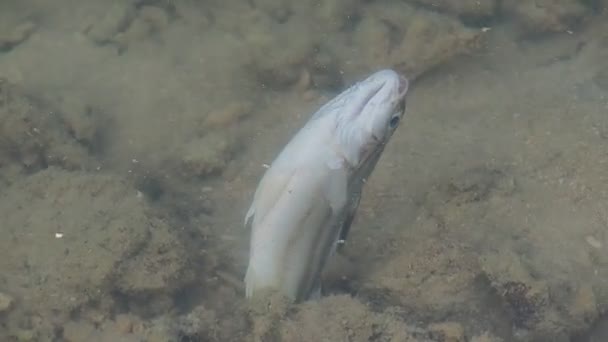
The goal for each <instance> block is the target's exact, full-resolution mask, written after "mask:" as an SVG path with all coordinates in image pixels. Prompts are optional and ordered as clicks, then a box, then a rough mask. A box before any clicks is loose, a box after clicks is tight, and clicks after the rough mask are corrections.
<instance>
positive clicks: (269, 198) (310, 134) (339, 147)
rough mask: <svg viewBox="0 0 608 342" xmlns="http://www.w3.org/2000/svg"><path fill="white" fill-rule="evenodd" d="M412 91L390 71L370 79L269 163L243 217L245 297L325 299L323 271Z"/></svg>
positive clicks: (340, 97) (323, 113)
mask: <svg viewBox="0 0 608 342" xmlns="http://www.w3.org/2000/svg"><path fill="white" fill-rule="evenodd" d="M408 87H409V82H408V80H407V79H406V78H404V77H402V76H400V75H399V74H398V73H396V72H395V71H393V70H390V69H385V70H380V71H378V72H375V73H373V74H372V75H370V76H369V77H367V78H366V79H365V80H363V81H360V82H358V83H356V84H354V85H353V86H351V87H350V88H348V89H346V90H345V91H343V92H342V93H340V94H339V95H337V96H336V97H335V98H333V99H332V100H331V101H329V102H328V103H327V104H325V105H324V106H322V107H321V108H320V109H319V110H318V111H317V112H316V113H315V114H313V115H312V117H311V118H310V119H309V121H308V122H307V123H306V124H305V125H304V127H302V129H300V131H299V132H298V133H297V134H296V135H295V136H294V137H293V138H292V139H291V141H290V142H289V143H288V144H287V145H286V146H285V147H284V148H283V150H282V151H281V152H280V153H279V155H278V156H277V157H276V159H275V160H274V161H273V162H272V164H271V165H270V167H269V168H268V170H266V172H265V174H264V176H263V177H262V179H261V181H260V183H259V185H258V188H257V189H256V192H255V194H254V198H253V201H252V204H251V207H250V208H249V210H248V212H247V214H246V217H245V226H246V227H251V230H252V232H251V241H250V250H249V265H248V267H247V272H246V275H245V287H246V296H247V297H248V298H251V297H252V296H254V295H255V294H256V293H257V292H259V290H261V289H264V288H273V289H276V290H279V291H280V292H282V294H283V295H285V296H287V297H288V298H290V299H292V300H293V301H302V300H307V299H313V298H318V296H320V289H321V283H320V278H321V272H322V271H323V268H324V267H325V264H326V262H327V260H328V258H329V257H331V256H332V255H333V253H335V250H336V247H337V245H338V244H339V243H343V242H344V240H345V239H346V236H347V234H348V231H349V229H350V225H351V223H352V221H353V218H354V215H355V213H356V211H357V207H358V205H359V199H360V196H361V193H362V189H363V186H364V183H365V180H366V179H367V178H368V177H369V176H370V174H371V172H372V171H373V170H374V168H375V166H376V163H377V162H378V159H379V158H380V156H381V154H382V152H383V150H384V147H385V146H386V143H388V141H389V140H390V138H391V136H392V135H393V132H394V131H395V129H396V128H397V127H398V126H399V122H400V121H401V119H402V118H403V115H404V114H405V99H406V94H407V92H408Z"/></svg>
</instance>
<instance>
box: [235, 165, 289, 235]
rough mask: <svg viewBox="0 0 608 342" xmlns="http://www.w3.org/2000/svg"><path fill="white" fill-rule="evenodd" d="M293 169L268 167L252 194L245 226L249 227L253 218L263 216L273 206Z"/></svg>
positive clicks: (283, 189)
mask: <svg viewBox="0 0 608 342" xmlns="http://www.w3.org/2000/svg"><path fill="white" fill-rule="evenodd" d="M293 174H294V170H289V172H285V170H282V169H272V168H271V169H269V170H268V171H267V172H266V174H264V177H262V180H261V181H260V184H259V185H258V188H257V189H256V191H255V195H254V196H253V201H252V203H251V206H250V207H249V210H247V214H246V215H245V222H244V226H245V228H250V227H251V225H252V223H253V220H255V219H258V218H259V219H261V218H263V217H264V216H265V215H266V214H267V213H268V212H269V211H270V210H271V209H272V207H274V206H275V204H276V202H277V201H278V200H279V198H280V197H281V195H282V194H283V192H284V191H285V188H286V187H287V185H288V183H289V181H290V179H291V177H292V176H293Z"/></svg>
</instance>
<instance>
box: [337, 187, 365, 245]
mask: <svg viewBox="0 0 608 342" xmlns="http://www.w3.org/2000/svg"><path fill="white" fill-rule="evenodd" d="M360 201H361V194H355V195H354V197H353V199H352V202H351V205H350V207H349V208H348V209H347V210H348V211H347V213H346V216H345V218H344V223H342V228H341V229H340V235H339V237H338V250H341V249H342V247H343V246H344V245H345V244H346V239H347V238H348V233H349V232H350V227H351V226H352V224H353V221H354V220H355V215H356V213H357V209H358V208H359V202H360Z"/></svg>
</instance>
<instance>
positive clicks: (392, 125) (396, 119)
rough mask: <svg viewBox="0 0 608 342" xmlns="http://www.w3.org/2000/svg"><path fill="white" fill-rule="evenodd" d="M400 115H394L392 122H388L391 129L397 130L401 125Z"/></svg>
mask: <svg viewBox="0 0 608 342" xmlns="http://www.w3.org/2000/svg"><path fill="white" fill-rule="evenodd" d="M399 119H400V118H399V115H393V117H392V118H391V120H390V121H389V122H388V126H389V127H390V128H391V129H394V128H397V125H399Z"/></svg>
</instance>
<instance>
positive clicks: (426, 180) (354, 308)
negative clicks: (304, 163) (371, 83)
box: [0, 0, 608, 342]
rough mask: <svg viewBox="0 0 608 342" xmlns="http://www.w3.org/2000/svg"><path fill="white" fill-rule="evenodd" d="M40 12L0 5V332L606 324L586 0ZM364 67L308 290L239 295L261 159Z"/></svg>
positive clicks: (192, 336) (410, 335)
mask: <svg viewBox="0 0 608 342" xmlns="http://www.w3.org/2000/svg"><path fill="white" fill-rule="evenodd" d="M61 3H62V5H61V6H59V5H57V2H53V5H52V6H51V5H49V4H48V2H47V1H42V0H39V1H36V0H30V1H28V2H27V5H26V4H25V2H20V1H4V2H3V3H2V4H0V217H1V218H2V219H1V220H0V233H1V234H2V239H0V340H2V341H454V342H455V341H477V342H481V341H577V342H583V341H591V342H594V341H595V342H597V341H605V340H607V339H608V317H607V316H606V315H605V313H606V310H607V309H608V172H606V170H607V168H608V24H607V22H608V20H607V19H608V17H607V15H608V14H607V12H606V10H604V9H603V8H604V7H605V6H608V5H607V4H606V2H605V1H604V2H602V1H595V2H593V1H585V2H579V1H569V0H560V1H520V2H511V1H503V2H502V3H501V2H500V1H498V2H496V1H473V2H471V1H463V2H462V6H461V7H458V6H456V5H454V4H453V3H452V2H444V1H435V2H429V1H423V0H416V1H414V0H412V1H375V2H364V3H359V2H356V1H347V0H344V1H338V0H336V1H329V0H326V1H321V2H319V4H316V2H315V4H312V3H311V4H308V3H307V2H290V1H269V0H268V1H251V2H248V4H243V3H242V2H240V1H225V2H222V1H205V2H197V1H185V0H183V1H175V2H170V1H116V2H114V1H108V2H101V1H75V0H74V1H73V0H62V1H61ZM533 3H534V4H535V5H533ZM383 67H392V68H395V69H397V70H399V71H401V72H403V73H405V74H406V75H409V77H410V78H411V79H412V87H411V94H410V97H409V102H408V110H407V117H406V119H405V120H404V121H403V125H402V126H401V127H400V128H399V130H398V132H397V133H396V134H395V136H394V137H393V138H392V140H391V142H390V144H389V146H388V147H387V149H386V151H385V152H384V155H383V157H382V159H381V161H380V163H379V165H378V167H377V168H376V170H375V172H374V174H373V176H372V178H371V179H370V180H369V181H368V182H367V185H366V189H365V193H364V196H363V200H362V203H361V205H360V207H359V212H358V216H357V218H356V221H355V223H354V226H353V228H352V230H351V233H350V235H349V241H348V244H347V245H346V248H345V249H344V250H343V253H342V254H341V255H339V256H338V257H337V258H336V260H333V261H332V265H330V267H329V269H328V272H327V275H326V276H327V281H326V284H327V288H326V291H325V292H326V293H325V296H324V297H323V298H322V299H321V300H319V301H311V302H306V303H301V304H291V303H289V302H287V301H286V300H285V299H284V298H281V297H280V296H278V295H276V294H273V293H269V294H268V295H267V296H262V297H260V298H257V299H256V300H254V301H252V302H248V301H246V300H245V299H244V287H243V284H242V278H243V275H244V271H245V268H246V264H247V256H248V242H249V240H248V239H249V232H248V231H247V230H245V229H244V228H243V226H242V223H243V218H244V214H245V211H246V210H247V208H248V206H249V204H250V201H251V197H252V195H253V191H254V190H255V187H256V185H257V182H258V181H259V178H260V177H261V175H262V173H263V172H264V167H263V165H264V164H267V163H270V162H271V161H272V159H273V158H274V156H275V155H276V154H277V153H278V151H279V150H280V149H281V148H282V146H283V145H284V144H285V143H286V142H287V141H288V140H289V138H290V137H291V136H292V135H293V134H294V132H295V131H297V129H298V128H299V127H301V125H302V124H303V123H304V122H305V121H306V120H307V119H308V117H309V115H310V114H312V113H313V112H314V111H315V110H316V109H317V108H318V107H319V106H320V105H321V104H323V103H324V102H325V101H327V99H329V98H330V97H332V96H333V95H334V94H335V93H336V92H337V91H339V90H340V89H342V88H344V87H346V86H348V85H349V84H350V83H352V82H353V81H354V80H356V79H358V78H361V77H363V76H365V75H366V74H368V73H369V72H371V71H373V70H376V69H378V68H383Z"/></svg>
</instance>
